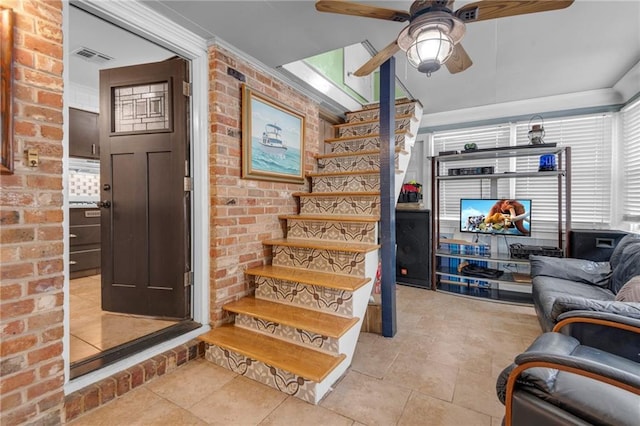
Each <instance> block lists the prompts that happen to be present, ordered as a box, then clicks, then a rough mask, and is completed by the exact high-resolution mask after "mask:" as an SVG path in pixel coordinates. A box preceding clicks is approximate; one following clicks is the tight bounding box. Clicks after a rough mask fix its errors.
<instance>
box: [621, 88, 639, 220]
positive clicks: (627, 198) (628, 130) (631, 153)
mask: <svg viewBox="0 0 640 426" xmlns="http://www.w3.org/2000/svg"><path fill="white" fill-rule="evenodd" d="M622 153H623V156H624V160H623V208H622V218H623V220H626V221H629V222H640V99H638V100H636V101H635V102H633V103H632V104H629V105H627V106H626V107H625V108H623V109H622Z"/></svg>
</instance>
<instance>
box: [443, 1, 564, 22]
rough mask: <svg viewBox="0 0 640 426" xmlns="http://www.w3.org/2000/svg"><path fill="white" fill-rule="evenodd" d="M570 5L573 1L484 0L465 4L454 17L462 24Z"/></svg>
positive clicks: (562, 7)
mask: <svg viewBox="0 0 640 426" xmlns="http://www.w3.org/2000/svg"><path fill="white" fill-rule="evenodd" d="M572 3H573V0H520V1H516V0H495V1H494V0H485V1H477V2H474V3H469V4H466V5H464V6H462V7H461V8H460V9H458V10H457V11H456V13H455V15H456V16H457V17H458V18H460V19H462V20H463V21H464V22H475V21H486V20H487V19H495V18H504V17H506V16H514V15H524V14H527V13H536V12H546V11H548V10H558V9H564V8H566V7H569V6H571V4H572Z"/></svg>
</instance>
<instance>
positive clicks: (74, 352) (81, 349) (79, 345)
mask: <svg viewBox="0 0 640 426" xmlns="http://www.w3.org/2000/svg"><path fill="white" fill-rule="evenodd" d="M69 344H70V345H69V347H70V349H69V352H70V354H71V357H70V361H71V362H76V361H79V360H81V359H84V358H87V357H89V356H91V355H95V354H97V353H99V352H100V349H98V348H96V347H95V346H92V345H90V344H88V343H87V342H85V341H84V340H80V339H78V338H77V337H76V336H70V338H69Z"/></svg>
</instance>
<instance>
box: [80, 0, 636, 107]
mask: <svg viewBox="0 0 640 426" xmlns="http://www.w3.org/2000/svg"><path fill="white" fill-rule="evenodd" d="M144 3H145V5H147V6H148V7H150V8H151V9H154V10H155V11H156V12H158V13H160V14H162V15H165V16H166V17H168V18H170V19H171V20H173V21H174V22H176V23H177V24H178V25H181V26H183V27H186V28H188V29H190V30H191V31H193V32H194V33H196V34H199V35H200V36H202V37H204V38H206V39H210V40H212V39H220V40H222V41H224V42H226V43H227V44H229V45H232V46H233V47H234V48H236V49H237V50H239V51H242V52H244V53H246V54H248V55H249V56H251V57H253V58H255V59H257V60H259V61H261V62H262V63H264V64H266V65H267V66H270V67H274V68H276V67H278V66H281V65H284V64H287V63H289V62H293V61H296V60H300V59H303V58H306V57H309V56H313V55H316V54H319V53H323V52H327V51H330V50H333V49H336V48H339V47H343V46H347V45H350V44H353V43H357V42H360V41H363V40H368V41H369V42H370V43H371V44H372V45H373V46H374V47H375V48H376V49H378V50H380V49H382V48H383V47H385V46H386V45H387V44H388V43H389V42H391V41H392V40H393V39H395V37H396V36H397V34H398V33H399V32H400V30H402V28H404V26H405V25H406V23H396V22H389V21H384V20H376V19H371V18H361V17H355V16H342V15H335V14H328V13H320V12H317V11H316V10H315V7H314V1H293V0H287V1H284V0H281V1H186V0H180V1H174V0H144ZM362 3H366V4H371V5H379V6H381V7H388V8H393V9H399V10H408V9H409V6H410V5H411V2H410V1H385V2H378V1H368V2H362ZM465 3H468V1H459V2H456V5H455V8H459V7H460V6H462V5H463V4H465ZM72 10H73V9H72ZM93 19H95V18H93ZM83 20H84V18H82V19H79V18H78V19H75V21H76V22H74V19H73V16H72V20H71V21H70V22H71V42H72V44H73V46H76V45H84V46H86V47H90V48H93V49H96V50H99V51H101V52H103V53H106V54H108V55H110V56H114V57H116V58H122V60H123V61H126V59H125V58H126V57H127V52H135V57H134V60H135V61H137V62H138V63H139V62H144V61H151V60H159V59H164V57H162V56H163V55H165V57H166V54H167V52H166V51H164V50H162V49H160V48H158V47H156V46H154V45H152V46H151V47H149V45H146V47H144V48H141V47H140V46H139V45H138V43H139V42H140V41H139V40H138V41H136V42H133V41H132V40H130V39H128V38H127V40H126V41H121V40H119V39H118V40H116V39H115V38H113V36H112V35H108V36H105V34H104V33H102V31H107V29H106V28H104V25H106V24H103V25H98V24H97V23H94V22H91V23H90V25H89V26H85V25H81V23H82V24H84V22H83ZM81 26H82V27H84V28H82V29H81V28H80V27H81ZM87 30H89V32H88V33H87ZM462 43H463V45H464V47H465V49H466V50H467V52H468V53H469V55H470V56H471V58H472V60H473V62H474V64H473V66H472V67H471V68H469V69H468V70H466V71H464V72H462V73H459V74H455V75H452V74H449V73H448V71H447V70H446V69H445V68H444V67H443V68H442V69H441V70H440V71H438V72H436V73H434V74H433V75H432V76H431V77H430V78H427V77H426V76H425V75H424V74H420V73H418V72H417V71H416V70H414V69H413V68H411V67H410V66H407V65H406V60H405V58H404V55H403V54H402V52H400V53H399V54H397V55H396V73H397V75H398V77H399V78H400V80H401V81H402V83H403V84H404V85H405V86H406V87H407V88H408V90H409V92H410V93H411V95H412V96H413V97H414V98H416V99H419V100H420V101H421V102H422V104H423V105H424V109H425V112H426V113H437V112H443V111H452V110H459V109H463V108H470V107H477V106H482V105H488V104H495V103H503V102H511V101H518V100H524V99H532V98H540V97H547V96H554V95H564V94H571V93H576V92H585V91H591V90H598V89H610V88H612V87H613V86H614V85H615V84H616V83H617V82H618V81H619V80H620V79H621V78H622V77H623V76H624V75H625V74H626V73H627V72H628V71H629V70H630V69H631V68H632V67H633V66H634V65H635V64H637V63H638V62H640V0H623V1H612V0H600V1H596V0H577V1H576V2H575V3H574V4H573V5H571V6H570V7H569V8H567V9H564V10H559V11H552V12H542V13H536V14H530V15H522V16H514V17H508V18H501V19H496V20H491V21H483V22H476V23H471V24H469V25H468V26H467V33H466V36H465V38H464V39H463V41H462ZM125 46H126V48H125ZM72 49H73V47H72ZM71 65H72V69H71V78H72V81H73V80H74V79H75V78H78V79H80V78H83V77H85V73H81V72H77V71H76V70H74V64H73V63H72V64H71ZM114 66H120V63H114ZM79 74H82V75H79Z"/></svg>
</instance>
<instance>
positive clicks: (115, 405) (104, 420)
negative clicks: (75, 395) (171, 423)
mask: <svg viewBox="0 0 640 426" xmlns="http://www.w3.org/2000/svg"><path fill="white" fill-rule="evenodd" d="M159 402H164V403H165V404H170V403H169V402H168V401H166V400H163V399H162V398H160V397H159V396H158V395H156V394H155V393H153V392H151V391H150V390H148V389H146V388H144V387H142V388H138V389H136V390H133V391H131V392H129V393H127V394H125V395H124V396H122V397H120V398H118V399H116V400H115V401H112V402H109V403H108V404H105V405H104V406H102V407H100V408H98V409H96V410H93V411H91V412H89V413H88V414H86V415H84V416H82V417H80V418H78V419H76V420H74V421H72V422H71V423H70V425H73V426H84V425H86V426H113V425H128V424H131V423H132V422H133V421H134V420H135V419H136V418H137V417H138V416H139V415H140V414H142V413H144V412H145V411H147V410H149V409H150V407H151V406H153V405H155V404H157V403H159Z"/></svg>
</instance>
